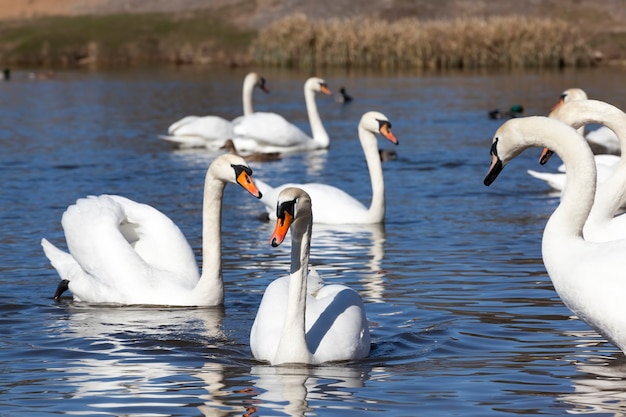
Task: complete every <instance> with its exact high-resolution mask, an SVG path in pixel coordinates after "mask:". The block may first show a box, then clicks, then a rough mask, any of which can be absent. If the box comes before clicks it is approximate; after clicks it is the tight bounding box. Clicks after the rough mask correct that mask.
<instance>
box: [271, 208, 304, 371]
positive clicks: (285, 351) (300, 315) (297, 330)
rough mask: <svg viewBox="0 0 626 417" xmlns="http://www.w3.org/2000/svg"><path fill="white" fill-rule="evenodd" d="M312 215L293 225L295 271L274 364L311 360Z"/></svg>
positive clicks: (292, 261)
mask: <svg viewBox="0 0 626 417" xmlns="http://www.w3.org/2000/svg"><path fill="white" fill-rule="evenodd" d="M311 227H312V219H311V217H310V216H308V217H303V218H302V217H301V218H298V219H296V220H295V221H294V223H293V224H292V225H291V274H290V276H289V295H288V300H287V311H286V313H285V323H284V325H283V331H282V333H281V335H280V341H279V343H278V349H277V350H276V357H275V358H274V364H278V363H311V362H312V356H313V355H311V352H310V351H309V347H308V346H307V343H306V320H305V319H306V297H307V288H306V280H307V275H308V268H309V252H310V247H311Z"/></svg>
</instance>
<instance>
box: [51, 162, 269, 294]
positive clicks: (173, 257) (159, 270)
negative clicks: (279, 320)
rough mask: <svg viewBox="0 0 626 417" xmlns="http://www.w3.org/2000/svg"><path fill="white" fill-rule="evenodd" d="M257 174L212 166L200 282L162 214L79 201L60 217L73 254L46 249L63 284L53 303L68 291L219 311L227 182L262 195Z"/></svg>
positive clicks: (239, 165) (100, 200)
mask: <svg viewBox="0 0 626 417" xmlns="http://www.w3.org/2000/svg"><path fill="white" fill-rule="evenodd" d="M251 174H252V171H251V170H250V168H249V167H248V165H247V164H246V162H245V161H244V160H243V159H242V158H241V157H238V156H235V155H230V154H225V155H222V156H220V157H218V158H216V159H215V161H213V163H211V166H210V167H209V169H208V171H207V174H206V179H205V184H204V203H203V204H204V206H203V214H202V262H203V269H202V276H200V274H199V273H198V266H197V264H196V260H195V256H194V254H193V251H192V250H191V247H190V246H189V244H188V243H187V240H186V239H185V237H184V236H183V234H182V232H181V231H180V229H179V228H178V227H177V226H176V225H175V224H174V223H173V222H172V221H171V220H170V219H169V218H168V217H167V216H165V215H164V214H162V213H161V212H159V211H158V210H156V209H154V208H152V207H150V206H148V205H145V204H140V203H136V202H134V201H131V200H129V199H127V198H124V197H120V196H112V195H101V196H98V197H88V198H83V199H79V200H78V201H77V202H76V204H74V205H72V206H70V207H69V208H68V209H67V211H66V212H65V213H64V214H63V220H62V224H63V230H64V232H65V238H66V240H67V246H68V248H69V253H66V252H63V251H61V250H60V249H58V248H56V247H55V246H54V245H52V244H51V243H50V242H48V241H47V240H46V239H42V241H41V244H42V246H43V249H44V252H45V254H46V256H47V257H48V259H49V260H50V262H51V264H52V266H54V268H55V269H56V270H57V272H58V273H59V276H60V277H61V279H62V281H61V284H60V285H59V288H58V289H57V293H56V294H55V298H57V299H58V298H59V296H60V295H61V293H62V292H63V291H65V290H66V289H68V288H69V289H70V290H71V291H72V293H73V294H74V298H75V299H76V300H77V301H85V302H91V303H117V304H153V305H181V306H182V305H184V306H215V305H219V304H222V303H223V300H224V286H223V282H222V275H221V267H220V263H221V233H220V228H221V211H222V196H223V193H224V187H225V186H226V183H229V182H230V183H238V184H240V185H241V186H243V187H244V188H245V189H246V190H248V192H250V194H252V195H254V196H255V197H260V193H259V191H258V190H257V188H256V186H255V184H254V182H253V181H252V179H251V177H250V175H251Z"/></svg>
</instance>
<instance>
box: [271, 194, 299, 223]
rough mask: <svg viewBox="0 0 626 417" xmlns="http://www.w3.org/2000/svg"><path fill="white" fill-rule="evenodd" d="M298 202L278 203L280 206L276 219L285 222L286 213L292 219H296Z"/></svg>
mask: <svg viewBox="0 0 626 417" xmlns="http://www.w3.org/2000/svg"><path fill="white" fill-rule="evenodd" d="M296 201H298V200H297V199H296V200H291V201H285V202H283V203H278V206H277V207H276V218H278V219H282V220H283V222H284V217H285V213H288V214H289V215H290V216H291V217H295V211H296Z"/></svg>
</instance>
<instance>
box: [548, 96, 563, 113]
mask: <svg viewBox="0 0 626 417" xmlns="http://www.w3.org/2000/svg"><path fill="white" fill-rule="evenodd" d="M564 103H565V97H561V99H560V100H559V102H558V103H556V104H555V105H554V107H552V109H551V110H550V111H554V110H556V109H558V108H559V107H561V106H562V105H563V104H564Z"/></svg>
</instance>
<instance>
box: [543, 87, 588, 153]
mask: <svg viewBox="0 0 626 417" xmlns="http://www.w3.org/2000/svg"><path fill="white" fill-rule="evenodd" d="M583 100H587V93H585V91H584V90H582V89H581V88H568V89H567V90H565V91H563V92H562V93H561V96H560V97H559V102H558V103H556V104H555V105H554V107H552V111H551V112H550V116H549V117H554V118H556V119H559V120H561V118H559V117H557V116H556V114H555V112H556V111H557V110H558V109H560V108H561V107H562V106H563V105H564V104H567V103H572V102H576V101H583ZM552 155H554V151H551V150H550V149H548V148H543V151H542V152H541V156H539V163H540V164H541V165H545V164H546V163H547V162H548V160H549V159H550V157H552Z"/></svg>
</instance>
